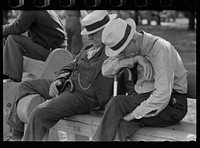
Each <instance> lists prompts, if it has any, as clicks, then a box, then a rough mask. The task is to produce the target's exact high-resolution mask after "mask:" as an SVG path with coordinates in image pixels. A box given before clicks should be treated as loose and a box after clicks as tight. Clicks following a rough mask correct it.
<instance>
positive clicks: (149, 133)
mask: <svg viewBox="0 0 200 148" xmlns="http://www.w3.org/2000/svg"><path fill="white" fill-rule="evenodd" d="M99 121H100V117H95V116H91V115H76V116H72V117H70V118H65V119H63V120H60V121H59V122H58V123H57V124H56V125H55V126H54V127H53V128H52V130H54V134H58V133H56V131H63V132H65V133H71V134H72V135H73V134H74V137H76V136H75V135H80V136H86V137H90V138H91V137H93V135H94V133H95V131H96V129H97V127H98V125H99ZM195 125H196V124H193V123H186V122H181V123H179V124H176V125H173V126H168V127H164V128H159V127H144V128H140V129H139V130H138V131H137V132H136V133H135V134H134V135H133V137H131V140H134V141H146V140H148V141H149V140H150V141H190V140H194V141H195V140H196V126H195ZM54 137H55V136H54ZM72 139H73V138H72ZM74 140H77V139H74Z"/></svg>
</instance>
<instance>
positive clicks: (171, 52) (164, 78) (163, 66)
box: [102, 31, 187, 119]
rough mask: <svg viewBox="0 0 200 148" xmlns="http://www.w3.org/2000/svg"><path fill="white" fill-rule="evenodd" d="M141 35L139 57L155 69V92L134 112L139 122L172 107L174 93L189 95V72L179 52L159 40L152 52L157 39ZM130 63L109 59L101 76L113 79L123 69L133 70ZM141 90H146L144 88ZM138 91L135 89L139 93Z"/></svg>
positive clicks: (149, 35)
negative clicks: (172, 94) (169, 105)
mask: <svg viewBox="0 0 200 148" xmlns="http://www.w3.org/2000/svg"><path fill="white" fill-rule="evenodd" d="M141 33H143V35H144V38H143V43H142V48H141V51H140V54H139V55H142V56H144V57H145V58H146V59H148V60H149V62H150V63H151V65H152V67H153V71H154V80H153V81H152V82H154V91H153V93H152V94H151V95H150V97H149V98H148V99H147V100H146V101H143V102H142V103H141V104H140V105H139V106H138V107H136V108H135V110H134V111H133V115H134V116H135V118H136V119H140V118H142V117H151V116H155V115H157V114H158V113H160V111H162V110H163V109H164V108H165V107H166V106H167V104H168V103H169V100H170V97H171V93H172V90H173V89H174V90H176V91H177V92H179V93H182V94H185V93H187V71H186V70H185V68H184V65H183V62H182V59H181V57H180V55H179V54H178V52H177V51H176V49H175V48H174V47H173V46H172V45H171V44H170V43H169V42H168V41H166V40H164V39H162V38H159V39H158V40H157V41H156V43H155V44H154V46H153V48H150V47H151V46H152V44H153V42H154V41H155V40H156V38H158V37H156V36H154V35H151V34H149V33H146V32H144V31H141ZM150 49H151V50H150ZM131 62H132V61H131V59H130V58H129V59H124V60H120V59H119V58H108V59H107V60H105V61H104V64H103V66H102V73H103V75H104V76H110V75H113V74H114V72H117V71H118V69H120V68H122V67H132V66H133V64H132V63H131ZM150 86H151V85H150ZM151 87H152V86H151ZM140 89H143V85H141V87H140ZM138 91H139V90H137V89H136V92H138ZM138 93H139V92H138ZM151 112H152V113H151Z"/></svg>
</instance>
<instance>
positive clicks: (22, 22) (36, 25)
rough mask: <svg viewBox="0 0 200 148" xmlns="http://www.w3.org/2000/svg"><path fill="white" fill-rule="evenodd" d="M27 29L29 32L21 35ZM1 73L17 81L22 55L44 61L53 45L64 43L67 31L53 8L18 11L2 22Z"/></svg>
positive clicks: (65, 44)
mask: <svg viewBox="0 0 200 148" xmlns="http://www.w3.org/2000/svg"><path fill="white" fill-rule="evenodd" d="M26 31H28V35H29V37H28V36H25V35H22V34H23V33H25V32H26ZM3 38H6V40H5V45H4V49H3V74H4V75H5V76H6V77H7V79H8V78H9V79H10V80H12V81H16V82H20V81H21V79H22V73H23V56H27V57H29V58H32V59H35V60H40V61H45V60H46V59H47V57H48V55H49V53H50V52H51V51H52V50H54V49H56V48H61V47H62V48H66V47H67V33H66V31H65V29H64V27H63V25H62V23H61V20H60V18H59V17H58V16H57V14H56V13H55V12H54V11H53V10H41V11H38V10H37V11H24V10H21V11H19V14H18V17H17V18H16V19H15V21H14V22H13V23H11V24H6V25H3Z"/></svg>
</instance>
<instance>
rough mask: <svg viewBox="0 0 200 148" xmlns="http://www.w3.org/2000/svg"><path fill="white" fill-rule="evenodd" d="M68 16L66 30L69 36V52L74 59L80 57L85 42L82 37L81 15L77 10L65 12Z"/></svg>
mask: <svg viewBox="0 0 200 148" xmlns="http://www.w3.org/2000/svg"><path fill="white" fill-rule="evenodd" d="M64 16H66V21H65V29H66V31H67V35H68V40H67V43H68V50H69V51H70V52H71V53H72V55H73V57H74V56H75V55H78V54H79V52H80V50H81V48H82V47H83V41H82V36H81V34H80V33H81V29H82V27H81V23H80V17H81V13H80V11H77V10H66V11H65V12H64Z"/></svg>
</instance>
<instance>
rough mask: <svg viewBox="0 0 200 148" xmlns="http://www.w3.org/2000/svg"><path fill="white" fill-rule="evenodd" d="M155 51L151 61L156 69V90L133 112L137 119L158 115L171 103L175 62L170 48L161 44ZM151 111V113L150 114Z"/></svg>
mask: <svg viewBox="0 0 200 148" xmlns="http://www.w3.org/2000/svg"><path fill="white" fill-rule="evenodd" d="M157 47H158V46H157ZM158 48H163V49H160V50H159V49H156V50H154V51H153V52H154V53H153V56H152V59H151V63H152V66H153V69H154V78H155V84H154V88H155V90H154V91H153V93H152V94H151V95H150V97H149V98H148V99H147V100H146V101H143V102H142V103H141V104H140V105H139V106H138V107H136V108H135V110H134V111H133V112H132V114H133V115H134V117H135V118H136V119H140V118H142V117H151V116H155V115H157V114H158V113H159V112H160V111H161V110H162V109H164V108H165V107H166V106H167V104H168V103H169V100H170V97H171V92H172V88H173V83H174V68H173V67H174V66H173V65H174V64H175V63H173V59H172V55H171V54H172V53H171V51H170V49H168V48H166V47H164V46H160V47H158ZM150 112H153V113H152V114H151V113H150ZM148 113H150V114H148Z"/></svg>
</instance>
